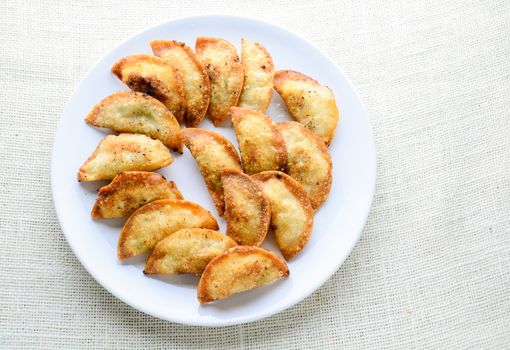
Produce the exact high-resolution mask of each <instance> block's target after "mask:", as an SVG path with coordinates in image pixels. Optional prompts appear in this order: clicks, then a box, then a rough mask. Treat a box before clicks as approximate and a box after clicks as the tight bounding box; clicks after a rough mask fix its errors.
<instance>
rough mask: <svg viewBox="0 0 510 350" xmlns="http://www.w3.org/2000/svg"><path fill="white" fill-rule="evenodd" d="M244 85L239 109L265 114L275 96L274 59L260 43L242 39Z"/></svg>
mask: <svg viewBox="0 0 510 350" xmlns="http://www.w3.org/2000/svg"><path fill="white" fill-rule="evenodd" d="M241 61H242V64H243V71H244V83H243V90H242V92H241V97H240V98H239V104H238V105H239V107H244V108H251V109H254V110H257V111H259V112H262V113H265V112H266V110H267V107H269V103H271V97H272V96H273V77H274V65H273V59H272V58H271V55H270V54H269V52H267V50H266V49H265V48H264V47H263V46H262V45H261V44H259V43H256V42H253V41H249V40H247V39H241Z"/></svg>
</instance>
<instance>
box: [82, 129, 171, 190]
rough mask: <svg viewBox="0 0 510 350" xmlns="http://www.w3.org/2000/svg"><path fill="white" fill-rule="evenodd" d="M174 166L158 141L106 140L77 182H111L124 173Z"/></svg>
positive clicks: (126, 137)
mask: <svg viewBox="0 0 510 350" xmlns="http://www.w3.org/2000/svg"><path fill="white" fill-rule="evenodd" d="M172 162H173V158H172V155H171V154H170V151H169V150H168V148H166V147H165V145H163V144H162V143H161V141H159V140H153V139H151V138H150V137H147V136H145V135H141V134H120V135H118V136H115V135H108V136H106V137H105V138H104V139H103V140H101V142H99V145H98V146H97V148H96V150H95V151H94V153H92V155H91V156H90V157H89V158H88V159H87V161H86V162H85V163H84V164H83V165H82V166H81V167H80V170H79V171H78V181H97V180H111V179H113V178H114V177H115V176H117V175H118V174H120V173H122V172H123V171H132V170H143V171H152V170H156V169H159V168H163V167H165V166H167V165H170V164H171V163H172Z"/></svg>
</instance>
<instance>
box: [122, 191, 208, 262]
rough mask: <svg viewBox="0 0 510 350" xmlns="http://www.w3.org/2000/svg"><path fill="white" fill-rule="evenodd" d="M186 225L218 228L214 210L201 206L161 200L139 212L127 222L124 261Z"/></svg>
mask: <svg viewBox="0 0 510 350" xmlns="http://www.w3.org/2000/svg"><path fill="white" fill-rule="evenodd" d="M183 228H207V229H210V230H217V229H218V222H217V221H216V219H215V218H214V217H213V216H212V214H211V212H209V211H207V210H206V209H204V208H202V207H201V206H200V205H198V204H195V203H192V202H188V201H182V200H173V199H161V200H158V201H154V202H152V203H149V204H147V205H144V206H143V207H141V208H140V209H138V210H137V211H135V212H134V213H133V214H132V215H131V216H130V217H129V219H128V220H127V221H126V223H125V224H124V227H123V228H122V232H121V233H120V237H119V244H118V250H117V255H118V257H119V259H120V260H123V259H126V258H129V257H132V256H136V255H140V254H142V253H145V252H148V251H150V250H151V249H152V248H154V246H155V245H156V244H157V243H158V242H159V241H160V240H162V239H163V238H165V237H166V236H168V235H170V234H172V233H174V232H175V231H179V230H181V229H183Z"/></svg>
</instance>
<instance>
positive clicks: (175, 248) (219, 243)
mask: <svg viewBox="0 0 510 350" xmlns="http://www.w3.org/2000/svg"><path fill="white" fill-rule="evenodd" d="M236 245H237V244H236V242H234V240H233V239H232V238H230V237H228V236H225V235H224V234H221V233H219V232H217V231H213V230H207V229H202V228H188V229H182V230H179V231H177V232H174V233H172V234H171V235H169V236H167V237H165V238H163V239H162V240H161V241H159V242H158V244H156V246H155V247H154V250H153V251H152V254H151V256H150V257H149V259H147V263H146V264H145V270H144V271H143V272H144V273H145V274H167V275H173V274H181V273H192V274H195V275H200V274H201V273H202V272H203V271H204V269H205V267H206V266H207V264H209V262H210V261H211V260H212V259H214V258H215V257H217V256H218V255H220V254H221V253H223V252H224V251H225V250H227V249H229V248H232V247H235V246H236Z"/></svg>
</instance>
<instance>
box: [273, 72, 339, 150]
mask: <svg viewBox="0 0 510 350" xmlns="http://www.w3.org/2000/svg"><path fill="white" fill-rule="evenodd" d="M274 88H275V90H276V91H277V92H278V94H280V96H281V97H282V99H283V101H284V102H285V105H286V106H287V109H288V110H289V112H290V114H291V115H292V116H293V117H294V118H295V119H296V120H297V121H298V122H300V123H301V124H303V125H304V126H306V127H307V128H308V129H310V130H312V131H313V132H314V133H316V134H317V135H318V136H319V137H320V138H321V139H322V141H324V143H325V144H326V145H329V144H330V143H331V141H332V140H333V136H334V135H335V130H336V126H337V124H338V118H339V117H338V107H337V105H336V102H335V97H334V96H333V92H332V91H331V89H330V88H328V87H327V86H323V85H320V84H319V82H318V81H317V80H315V79H312V78H310V77H308V76H306V75H304V74H302V73H299V72H294V71H291V70H282V71H278V72H276V73H275V75H274Z"/></svg>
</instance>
